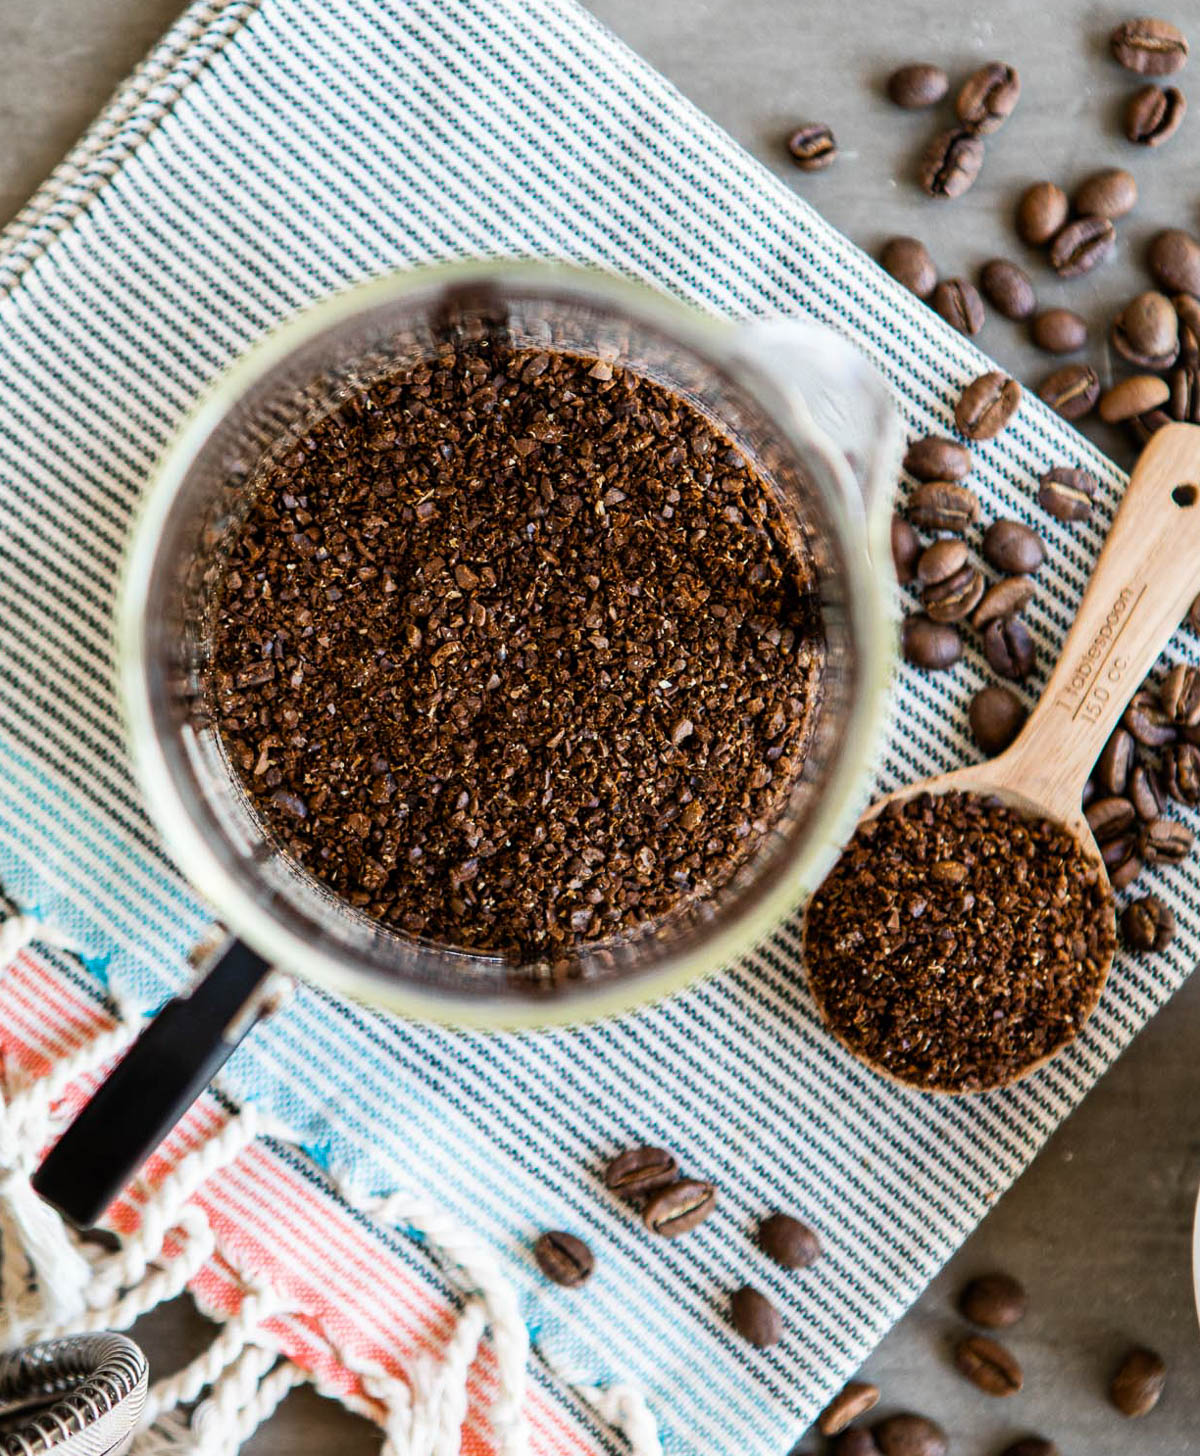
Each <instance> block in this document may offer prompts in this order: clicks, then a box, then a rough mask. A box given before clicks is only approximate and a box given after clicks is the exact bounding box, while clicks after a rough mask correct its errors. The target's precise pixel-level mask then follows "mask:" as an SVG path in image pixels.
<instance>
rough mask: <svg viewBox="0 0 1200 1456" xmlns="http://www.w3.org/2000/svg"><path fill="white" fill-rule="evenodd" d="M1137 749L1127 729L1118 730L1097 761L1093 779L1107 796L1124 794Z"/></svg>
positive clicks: (1114, 731) (1115, 730) (1114, 732)
mask: <svg viewBox="0 0 1200 1456" xmlns="http://www.w3.org/2000/svg"><path fill="white" fill-rule="evenodd" d="M1136 752H1137V747H1136V745H1135V743H1134V741H1133V734H1132V733H1130V731H1129V730H1128V729H1127V728H1116V729H1114V730H1113V733H1112V736H1111V737H1110V738H1109V740H1108V742H1107V743H1106V744H1105V745H1104V751H1103V752H1102V753H1101V755H1100V757H1099V758H1098V759H1097V760H1096V767H1095V768H1094V769H1093V771H1092V777H1093V778H1094V779H1095V780H1096V783H1097V784H1098V785H1099V787H1100V788H1101V789H1102V790H1103V791H1104V792H1105V793H1106V794H1110V795H1111V794H1123V793H1124V792H1125V789H1126V786H1127V785H1128V783H1129V776H1130V774H1131V773H1132V772H1133V763H1134V755H1135V754H1136Z"/></svg>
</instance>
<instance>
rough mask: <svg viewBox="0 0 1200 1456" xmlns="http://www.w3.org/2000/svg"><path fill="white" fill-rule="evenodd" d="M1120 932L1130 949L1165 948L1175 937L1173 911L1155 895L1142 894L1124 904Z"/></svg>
mask: <svg viewBox="0 0 1200 1456" xmlns="http://www.w3.org/2000/svg"><path fill="white" fill-rule="evenodd" d="M1121 934H1122V935H1123V936H1124V937H1125V944H1126V945H1127V946H1128V947H1129V948H1130V950H1142V951H1149V950H1166V948H1167V946H1169V945H1170V944H1171V942H1172V940H1174V938H1175V912H1174V911H1173V910H1172V909H1171V907H1170V906H1169V905H1164V904H1163V902H1162V901H1161V900H1160V899H1159V898H1158V896H1157V895H1143V896H1142V898H1141V899H1140V900H1131V901H1130V902H1129V904H1128V905H1126V907H1125V909H1124V911H1123V913H1122V915H1121Z"/></svg>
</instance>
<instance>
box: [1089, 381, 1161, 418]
mask: <svg viewBox="0 0 1200 1456" xmlns="http://www.w3.org/2000/svg"><path fill="white" fill-rule="evenodd" d="M1170 397H1171V390H1170V387H1169V386H1168V384H1167V381H1166V380H1165V379H1160V378H1159V377H1158V376H1157V375H1156V374H1131V375H1130V376H1129V378H1128V379H1121V380H1119V381H1118V382H1117V383H1116V384H1114V385H1113V386H1112V388H1111V389H1106V390H1105V391H1104V393H1103V394H1102V395H1101V396H1100V418H1101V419H1102V420H1104V421H1105V422H1106V423H1108V424H1110V425H1116V424H1120V423H1121V421H1122V420H1131V419H1133V417H1134V416H1135V415H1142V414H1145V413H1146V411H1147V410H1152V409H1157V408H1158V407H1159V406H1160V405H1164V404H1166V402H1167V401H1168V400H1169V399H1170Z"/></svg>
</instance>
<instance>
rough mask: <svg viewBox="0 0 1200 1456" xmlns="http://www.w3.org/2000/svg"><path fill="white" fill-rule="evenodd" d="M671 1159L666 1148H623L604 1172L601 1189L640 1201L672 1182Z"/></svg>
mask: <svg viewBox="0 0 1200 1456" xmlns="http://www.w3.org/2000/svg"><path fill="white" fill-rule="evenodd" d="M676 1171H677V1168H676V1163H675V1159H674V1158H673V1157H672V1156H671V1154H670V1153H669V1152H667V1150H666V1148H651V1147H642V1148H627V1149H626V1150H625V1152H623V1153H618V1154H617V1156H616V1157H615V1158H614V1159H613V1160H612V1162H611V1163H609V1165H608V1167H607V1168H606V1169H605V1170H604V1186H605V1187H606V1188H611V1189H612V1191H613V1192H614V1193H618V1194H620V1196H621V1197H622V1198H641V1197H643V1196H644V1195H645V1194H647V1193H654V1192H656V1191H657V1190H658V1189H659V1188H665V1187H666V1185H667V1184H668V1183H670V1182H672V1181H673V1180H674V1178H675V1174H676Z"/></svg>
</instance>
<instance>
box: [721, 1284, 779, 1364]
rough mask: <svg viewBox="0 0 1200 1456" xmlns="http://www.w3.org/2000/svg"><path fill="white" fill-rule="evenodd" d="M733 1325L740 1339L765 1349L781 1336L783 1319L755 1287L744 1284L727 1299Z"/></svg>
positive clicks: (774, 1343) (776, 1341) (777, 1341)
mask: <svg viewBox="0 0 1200 1456" xmlns="http://www.w3.org/2000/svg"><path fill="white" fill-rule="evenodd" d="M729 1315H730V1318H731V1320H732V1321H733V1327H734V1329H735V1330H737V1332H738V1334H739V1335H741V1337H742V1339H743V1340H745V1341H747V1343H749V1344H751V1345H755V1346H757V1348H758V1349H760V1350H765V1349H767V1348H768V1347H769V1346H771V1345H777V1344H778V1343H779V1341H780V1340H781V1339H782V1338H783V1319H782V1316H781V1315H780V1313H779V1311H778V1310H777V1309H776V1308H775V1306H774V1305H773V1304H772V1303H771V1301H770V1300H769V1299H768V1298H767V1296H766V1295H765V1294H763V1293H761V1292H760V1291H759V1290H757V1289H752V1288H751V1287H750V1285H749V1284H744V1285H743V1286H742V1287H741V1289H739V1290H737V1292H736V1293H735V1294H734V1296H733V1298H732V1299H731V1300H730V1301H729Z"/></svg>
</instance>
